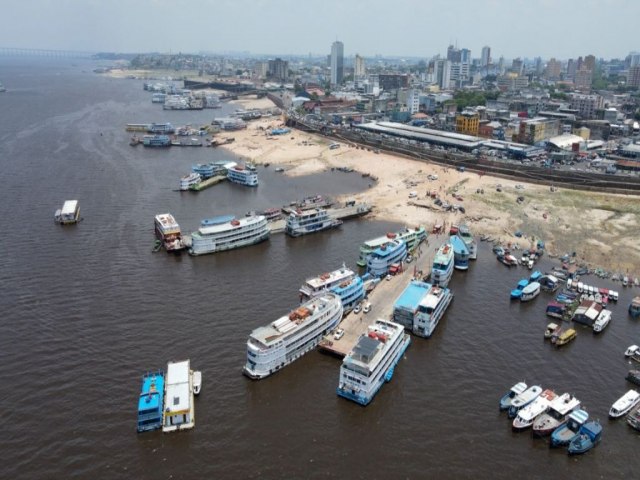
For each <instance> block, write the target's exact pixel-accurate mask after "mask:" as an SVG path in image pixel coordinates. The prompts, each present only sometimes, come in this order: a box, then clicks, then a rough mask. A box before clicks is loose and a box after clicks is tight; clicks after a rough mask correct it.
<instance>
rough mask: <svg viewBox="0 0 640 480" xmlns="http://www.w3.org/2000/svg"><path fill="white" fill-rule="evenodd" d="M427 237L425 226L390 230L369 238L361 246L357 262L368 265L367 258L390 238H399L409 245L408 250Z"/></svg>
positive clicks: (363, 265)
mask: <svg viewBox="0 0 640 480" xmlns="http://www.w3.org/2000/svg"><path fill="white" fill-rule="evenodd" d="M426 238H427V231H426V229H425V228H424V227H422V226H420V227H418V228H409V227H405V228H404V229H403V230H400V231H399V232H395V233H394V232H389V233H387V234H386V235H383V236H381V237H376V238H374V239H372V240H367V241H366V242H364V243H363V244H362V245H361V246H360V257H359V258H358V261H357V262H356V263H357V264H358V265H359V266H360V267H366V266H367V258H368V257H369V255H371V253H372V252H373V251H374V250H376V249H377V248H380V247H381V246H382V245H384V244H385V243H387V242H388V241H389V240H394V239H399V240H402V241H403V242H404V243H405V244H406V245H407V252H409V251H411V250H413V249H414V248H415V247H416V246H417V245H419V244H420V242H422V241H424V240H425V239H426Z"/></svg>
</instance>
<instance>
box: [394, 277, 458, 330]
mask: <svg viewBox="0 0 640 480" xmlns="http://www.w3.org/2000/svg"><path fill="white" fill-rule="evenodd" d="M452 299H453V294H452V293H451V290H449V289H448V288H443V287H438V286H434V285H431V284H429V283H425V282H420V281H417V280H413V281H412V282H411V283H410V284H409V285H407V287H406V288H405V289H404V291H403V292H402V294H401V295H400V297H398V300H397V301H396V303H395V305H394V307H393V320H394V321H395V322H397V323H399V324H400V325H403V326H404V327H405V328H406V329H407V330H410V331H411V332H412V333H414V334H415V335H418V336H420V337H426V338H428V337H430V336H431V335H432V334H433V331H434V330H435V328H436V326H437V325H438V322H439V321H440V319H441V318H442V316H443V315H444V312H445V311H446V309H447V307H448V306H449V304H450V303H451V300H452Z"/></svg>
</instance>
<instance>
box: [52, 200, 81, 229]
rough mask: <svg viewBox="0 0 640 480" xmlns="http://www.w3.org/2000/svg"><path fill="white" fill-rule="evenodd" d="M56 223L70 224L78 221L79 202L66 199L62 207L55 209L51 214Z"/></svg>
mask: <svg viewBox="0 0 640 480" xmlns="http://www.w3.org/2000/svg"><path fill="white" fill-rule="evenodd" d="M53 219H54V221H55V222H56V223H59V224H60V225H72V224H74V223H78V222H79V221H80V204H79V202H78V200H67V201H66V202H64V204H63V205H62V208H61V209H59V210H56V213H55V214H54V216H53Z"/></svg>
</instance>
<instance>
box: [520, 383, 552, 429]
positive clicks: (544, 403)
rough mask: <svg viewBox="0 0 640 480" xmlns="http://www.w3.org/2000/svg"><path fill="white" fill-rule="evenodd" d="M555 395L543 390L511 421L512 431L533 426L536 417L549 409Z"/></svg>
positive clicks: (550, 391)
mask: <svg viewBox="0 0 640 480" xmlns="http://www.w3.org/2000/svg"><path fill="white" fill-rule="evenodd" d="M556 397H557V395H556V393H555V392H554V391H553V390H549V389H547V390H545V391H544V392H542V393H541V394H540V396H538V397H537V398H536V399H535V400H534V401H533V402H531V403H530V404H529V405H527V406H526V407H524V408H522V409H521V410H520V411H519V412H518V416H517V417H516V418H515V419H514V420H513V423H512V429H513V430H514V431H522V430H525V429H527V428H529V427H530V426H531V425H533V421H534V420H535V418H536V417H537V416H538V415H542V414H543V413H544V412H546V411H547V410H548V409H549V406H550V405H551V402H553V401H554V400H555V399H556Z"/></svg>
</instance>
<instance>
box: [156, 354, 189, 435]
mask: <svg viewBox="0 0 640 480" xmlns="http://www.w3.org/2000/svg"><path fill="white" fill-rule="evenodd" d="M165 399H170V400H169V401H165V403H164V412H163V424H162V431H163V432H174V431H177V430H186V429H189V428H193V427H194V426H195V415H194V406H193V378H192V376H191V367H190V362H189V360H184V361H180V362H169V363H168V364H167V381H166V387H165Z"/></svg>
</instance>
